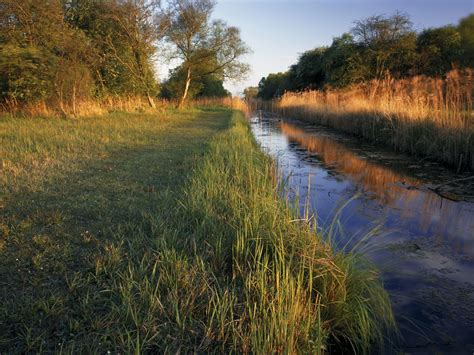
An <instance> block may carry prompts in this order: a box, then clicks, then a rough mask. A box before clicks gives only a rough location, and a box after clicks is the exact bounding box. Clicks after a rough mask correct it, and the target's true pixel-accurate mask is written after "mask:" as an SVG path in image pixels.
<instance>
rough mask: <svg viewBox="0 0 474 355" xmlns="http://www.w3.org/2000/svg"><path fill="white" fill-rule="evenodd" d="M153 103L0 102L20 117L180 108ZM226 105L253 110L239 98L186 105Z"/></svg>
mask: <svg viewBox="0 0 474 355" xmlns="http://www.w3.org/2000/svg"><path fill="white" fill-rule="evenodd" d="M153 106H154V107H152V106H151V105H150V101H149V100H148V98H146V97H143V96H118V95H117V96H108V97H105V98H102V99H96V100H83V101H78V102H76V103H74V104H71V103H68V104H61V103H59V102H55V101H50V102H45V101H40V102H36V103H30V104H23V105H21V104H19V103H17V102H15V101H14V100H7V101H5V102H3V103H0V114H3V115H9V116H21V117H64V118H67V117H93V116H95V117H97V116H101V115H106V114H109V113H114V112H128V113H163V112H165V111H166V110H168V109H171V108H175V107H178V101H176V100H165V99H156V98H155V99H153ZM206 106H207V107H227V108H231V109H235V110H240V111H242V112H245V113H246V114H249V113H250V109H249V106H248V105H247V103H246V102H245V101H244V100H242V99H240V98H238V97H224V98H213V97H209V98H198V99H194V100H190V101H188V102H187V103H186V105H185V108H187V109H192V108H195V107H206Z"/></svg>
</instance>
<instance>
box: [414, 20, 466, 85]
mask: <svg viewBox="0 0 474 355" xmlns="http://www.w3.org/2000/svg"><path fill="white" fill-rule="evenodd" d="M417 51H418V55H419V61H418V62H419V71H420V73H421V74H426V75H431V76H436V75H443V74H444V73H446V72H447V71H449V70H451V69H453V67H456V66H458V65H459V64H460V61H461V57H462V47H461V35H460V34H459V32H458V30H457V29H456V28H455V27H454V26H445V27H440V28H429V29H426V30H424V31H423V32H421V33H420V34H419V35H418V39H417Z"/></svg>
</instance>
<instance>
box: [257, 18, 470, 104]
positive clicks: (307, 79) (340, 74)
mask: <svg viewBox="0 0 474 355" xmlns="http://www.w3.org/2000/svg"><path fill="white" fill-rule="evenodd" d="M473 33H474V15H471V16H468V17H466V18H464V19H462V20H461V21H460V24H459V26H458V27H454V26H445V27H440V28H430V29H426V30H424V31H422V32H421V33H419V34H417V33H416V32H415V31H414V30H413V27H412V23H411V21H410V19H409V18H408V16H407V15H405V14H402V13H395V14H394V15H392V16H389V17H386V16H382V15H377V16H371V17H368V18H366V19H363V20H360V21H356V22H355V25H354V27H353V28H352V30H351V32H350V33H344V34H343V35H342V36H340V37H336V38H334V40H333V42H332V44H331V46H329V47H327V48H326V47H319V48H315V49H312V50H310V51H307V52H304V53H303V54H302V55H301V56H300V57H299V58H298V62H297V63H295V64H294V65H292V66H291V67H290V69H289V70H288V72H286V73H276V74H270V75H268V77H266V78H263V79H262V80H261V81H260V83H259V93H258V96H259V97H260V98H262V99H265V100H268V99H272V98H275V97H279V96H281V95H282V94H283V93H284V92H285V91H302V90H306V89H323V88H324V87H326V86H330V87H347V86H350V85H353V84H357V83H360V82H367V81H370V80H380V79H382V78H384V77H386V76H387V75H390V76H391V77H394V78H403V77H408V76H413V75H419V74H424V75H428V76H442V75H445V74H446V73H447V72H448V71H449V70H451V69H453V67H454V68H456V67H474V35H473Z"/></svg>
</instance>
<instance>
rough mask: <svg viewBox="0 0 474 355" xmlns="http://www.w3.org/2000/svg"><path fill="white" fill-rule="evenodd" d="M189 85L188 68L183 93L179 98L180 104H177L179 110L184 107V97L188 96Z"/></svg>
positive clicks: (189, 69)
mask: <svg viewBox="0 0 474 355" xmlns="http://www.w3.org/2000/svg"><path fill="white" fill-rule="evenodd" d="M190 85H191V67H188V73H187V75H186V85H185V87H184V93H183V96H182V97H181V102H180V103H179V108H182V107H183V106H184V102H185V101H186V97H187V96H188V91H189V86H190Z"/></svg>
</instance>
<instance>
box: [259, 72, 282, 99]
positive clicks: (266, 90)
mask: <svg viewBox="0 0 474 355" xmlns="http://www.w3.org/2000/svg"><path fill="white" fill-rule="evenodd" d="M288 79H289V73H288V72H284V73H276V74H269V75H268V76H267V77H266V78H262V80H260V82H259V83H258V97H259V98H261V99H264V100H271V99H273V98H276V97H279V96H281V95H283V94H284V93H285V91H287V90H288V86H289V85H288V84H289V80H288Z"/></svg>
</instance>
